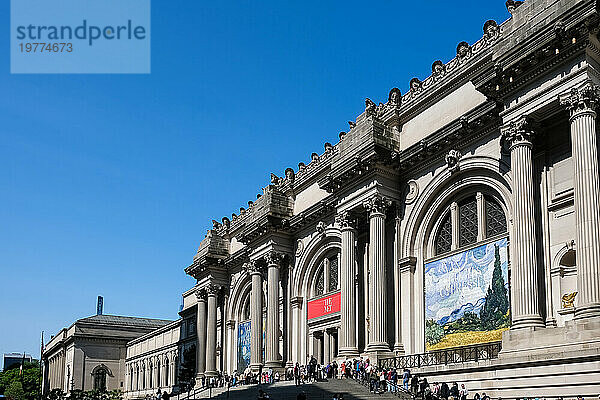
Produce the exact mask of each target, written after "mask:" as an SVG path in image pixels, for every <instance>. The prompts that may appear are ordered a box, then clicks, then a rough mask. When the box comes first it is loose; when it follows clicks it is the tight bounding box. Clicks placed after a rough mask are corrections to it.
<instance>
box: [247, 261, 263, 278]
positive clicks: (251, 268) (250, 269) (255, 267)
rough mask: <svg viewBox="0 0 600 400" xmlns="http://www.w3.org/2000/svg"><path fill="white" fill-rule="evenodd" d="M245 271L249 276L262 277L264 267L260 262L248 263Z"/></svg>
mask: <svg viewBox="0 0 600 400" xmlns="http://www.w3.org/2000/svg"><path fill="white" fill-rule="evenodd" d="M243 268H244V270H246V272H247V273H248V275H262V266H261V265H260V263H259V262H258V260H252V261H248V262H247V263H246V264H244V267H243Z"/></svg>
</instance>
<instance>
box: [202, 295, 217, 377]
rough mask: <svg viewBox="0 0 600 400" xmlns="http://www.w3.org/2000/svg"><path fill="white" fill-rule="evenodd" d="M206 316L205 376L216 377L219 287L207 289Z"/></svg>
mask: <svg viewBox="0 0 600 400" xmlns="http://www.w3.org/2000/svg"><path fill="white" fill-rule="evenodd" d="M206 292H207V297H208V316H207V323H206V325H207V328H206V372H205V375H206V376H217V295H218V294H219V287H218V286H216V285H212V284H211V285H209V286H208V287H207V290H206Z"/></svg>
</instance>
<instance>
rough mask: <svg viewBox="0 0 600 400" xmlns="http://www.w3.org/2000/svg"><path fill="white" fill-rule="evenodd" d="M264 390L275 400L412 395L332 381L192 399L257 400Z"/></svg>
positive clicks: (354, 399)
mask: <svg viewBox="0 0 600 400" xmlns="http://www.w3.org/2000/svg"><path fill="white" fill-rule="evenodd" d="M259 389H262V390H263V391H264V392H265V393H266V394H268V395H269V398H270V399H272V400H296V397H297V396H298V394H299V393H304V394H305V395H306V400H331V399H333V396H334V394H336V393H341V394H342V395H343V398H344V400H375V399H377V400H384V399H401V400H411V397H410V396H409V395H405V394H402V393H401V394H400V395H399V396H398V395H394V394H392V393H387V392H385V393H381V394H376V393H372V392H369V389H368V388H367V387H365V386H363V385H361V384H360V383H358V382H356V381H353V380H347V379H330V380H328V381H326V382H316V383H307V384H303V385H300V386H296V385H295V384H294V383H293V382H278V383H274V384H272V385H260V386H259V385H249V386H240V387H235V388H231V389H229V391H227V389H223V388H217V389H213V390H212V391H202V392H200V393H197V395H196V396H190V400H193V399H210V398H212V399H219V400H225V399H231V400H254V399H256V398H257V397H258V391H259Z"/></svg>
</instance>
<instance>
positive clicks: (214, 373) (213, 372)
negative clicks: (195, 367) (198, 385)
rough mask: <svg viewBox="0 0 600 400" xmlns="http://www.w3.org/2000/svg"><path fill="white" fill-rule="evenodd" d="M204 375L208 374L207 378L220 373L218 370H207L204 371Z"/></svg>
mask: <svg viewBox="0 0 600 400" xmlns="http://www.w3.org/2000/svg"><path fill="white" fill-rule="evenodd" d="M204 376H206V377H207V378H212V377H215V376H219V373H218V372H217V371H206V372H205V373H204Z"/></svg>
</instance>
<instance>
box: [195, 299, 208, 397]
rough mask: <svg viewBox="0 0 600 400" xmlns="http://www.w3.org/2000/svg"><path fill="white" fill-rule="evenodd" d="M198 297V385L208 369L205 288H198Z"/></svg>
mask: <svg viewBox="0 0 600 400" xmlns="http://www.w3.org/2000/svg"><path fill="white" fill-rule="evenodd" d="M196 298H197V300H198V304H197V307H198V309H197V311H196V337H197V338H198V343H197V344H196V381H197V382H196V385H197V386H198V387H200V386H201V384H202V383H201V382H202V377H203V376H204V371H205V369H206V292H205V291H204V290H200V289H199V290H196Z"/></svg>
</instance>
